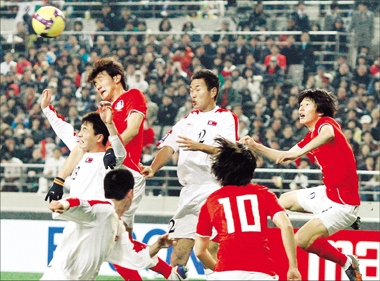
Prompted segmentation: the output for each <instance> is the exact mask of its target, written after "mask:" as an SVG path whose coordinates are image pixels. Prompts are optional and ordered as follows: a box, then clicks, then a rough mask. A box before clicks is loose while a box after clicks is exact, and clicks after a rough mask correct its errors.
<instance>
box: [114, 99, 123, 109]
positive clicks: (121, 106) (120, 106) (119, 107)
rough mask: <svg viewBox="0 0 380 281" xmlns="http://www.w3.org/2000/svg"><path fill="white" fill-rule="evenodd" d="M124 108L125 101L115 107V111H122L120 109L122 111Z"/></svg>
mask: <svg viewBox="0 0 380 281" xmlns="http://www.w3.org/2000/svg"><path fill="white" fill-rule="evenodd" d="M123 107H124V101H123V100H121V101H119V102H118V103H117V104H116V105H115V109H116V110H120V109H122V108H123Z"/></svg>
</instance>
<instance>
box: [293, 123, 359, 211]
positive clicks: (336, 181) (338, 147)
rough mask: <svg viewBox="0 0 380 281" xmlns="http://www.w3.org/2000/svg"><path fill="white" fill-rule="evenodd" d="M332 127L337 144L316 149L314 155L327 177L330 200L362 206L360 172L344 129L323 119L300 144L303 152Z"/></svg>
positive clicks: (326, 184) (331, 143)
mask: <svg viewBox="0 0 380 281" xmlns="http://www.w3.org/2000/svg"><path fill="white" fill-rule="evenodd" d="M326 124H328V125H331V126H332V127H333V129H334V134H335V137H334V139H333V140H331V141H329V142H328V143H325V144H324V145H321V146H320V147H318V148H316V149H313V150H312V151H310V152H309V153H308V155H309V154H310V155H312V156H313V157H314V158H315V159H316V160H317V163H318V165H319V166H320V168H321V170H322V173H323V183H324V184H325V186H326V194H327V197H328V198H329V199H330V200H332V201H334V202H336V203H339V204H348V205H354V206H358V205H360V197H359V180H358V174H357V172H356V161H355V157H354V153H353V151H352V148H351V146H350V144H349V143H348V141H347V139H346V137H345V136H344V134H343V132H342V129H341V127H340V125H339V124H338V123H337V122H336V121H335V120H334V119H333V118H330V117H322V118H321V119H319V120H318V122H317V124H315V128H314V130H313V131H312V132H309V133H308V134H307V135H306V137H305V138H304V139H303V140H302V141H300V142H299V143H298V146H299V147H300V148H302V147H304V146H305V145H306V144H308V143H309V142H310V141H311V140H312V139H314V138H315V137H316V136H318V135H319V132H320V130H321V128H322V126H323V125H326Z"/></svg>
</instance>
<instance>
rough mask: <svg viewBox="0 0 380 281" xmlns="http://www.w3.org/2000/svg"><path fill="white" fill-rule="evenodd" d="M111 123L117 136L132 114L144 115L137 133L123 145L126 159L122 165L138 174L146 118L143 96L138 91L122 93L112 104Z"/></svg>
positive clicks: (132, 90)
mask: <svg viewBox="0 0 380 281" xmlns="http://www.w3.org/2000/svg"><path fill="white" fill-rule="evenodd" d="M112 109H113V121H114V123H115V126H116V129H117V131H118V132H119V134H121V133H123V132H124V131H125V129H127V127H128V118H129V116H130V115H131V113H132V112H138V113H141V114H142V115H144V119H143V121H142V122H141V126H140V129H139V133H138V134H137V135H136V136H135V137H134V138H133V139H132V140H131V141H130V142H129V143H127V144H126V145H125V150H126V151H127V157H125V160H124V162H123V164H124V165H125V166H127V167H128V168H130V169H133V170H135V171H137V172H140V169H139V168H138V164H139V162H140V158H141V153H142V147H143V130H144V129H143V124H144V120H145V116H146V110H147V105H146V100H145V97H144V94H143V93H142V92H141V91H140V90H138V89H130V90H129V91H127V92H125V93H123V94H122V95H121V96H120V97H119V98H118V99H117V100H115V101H114V102H113V104H112Z"/></svg>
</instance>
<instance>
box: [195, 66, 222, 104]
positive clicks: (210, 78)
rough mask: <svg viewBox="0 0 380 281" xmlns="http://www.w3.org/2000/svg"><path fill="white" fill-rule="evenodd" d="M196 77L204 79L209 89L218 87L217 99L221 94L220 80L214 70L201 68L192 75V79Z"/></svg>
mask: <svg viewBox="0 0 380 281" xmlns="http://www.w3.org/2000/svg"><path fill="white" fill-rule="evenodd" d="M195 79H203V80H204V81H205V83H206V85H207V90H209V91H211V89H212V88H216V95H215V100H216V98H217V96H218V94H219V88H220V80H219V77H218V76H217V75H215V73H214V72H212V71H211V70H209V69H201V70H199V71H197V72H195V73H194V75H193V76H192V77H191V81H193V80H195Z"/></svg>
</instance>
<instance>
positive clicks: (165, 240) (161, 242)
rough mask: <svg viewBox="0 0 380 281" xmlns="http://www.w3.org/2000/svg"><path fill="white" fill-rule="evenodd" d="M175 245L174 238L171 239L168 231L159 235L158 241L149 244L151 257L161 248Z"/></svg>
mask: <svg viewBox="0 0 380 281" xmlns="http://www.w3.org/2000/svg"><path fill="white" fill-rule="evenodd" d="M171 246H173V240H172V239H169V234H168V233H166V234H164V235H161V236H159V237H158V239H157V241H156V242H154V243H153V244H152V245H150V246H149V254H150V257H154V256H155V255H156V254H157V253H158V252H159V251H160V250H161V249H164V248H169V247H171Z"/></svg>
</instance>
